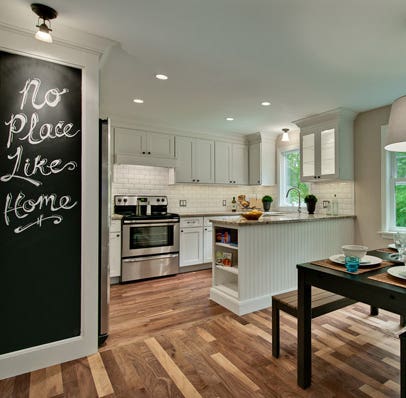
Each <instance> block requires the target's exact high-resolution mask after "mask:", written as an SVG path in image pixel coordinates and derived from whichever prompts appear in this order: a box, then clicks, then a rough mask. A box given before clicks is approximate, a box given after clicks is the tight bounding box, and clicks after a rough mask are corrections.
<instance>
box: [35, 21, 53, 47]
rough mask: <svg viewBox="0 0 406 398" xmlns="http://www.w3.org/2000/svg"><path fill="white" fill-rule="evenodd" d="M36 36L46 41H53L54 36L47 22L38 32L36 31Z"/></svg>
mask: <svg viewBox="0 0 406 398" xmlns="http://www.w3.org/2000/svg"><path fill="white" fill-rule="evenodd" d="M35 38H36V39H37V40H41V41H44V42H46V43H52V36H51V34H50V33H49V28H48V26H46V25H45V23H43V24H41V25H40V26H39V27H38V32H37V33H35Z"/></svg>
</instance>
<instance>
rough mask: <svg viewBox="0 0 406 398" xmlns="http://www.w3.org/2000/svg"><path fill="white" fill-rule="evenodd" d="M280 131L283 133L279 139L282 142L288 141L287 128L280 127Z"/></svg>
mask: <svg viewBox="0 0 406 398" xmlns="http://www.w3.org/2000/svg"><path fill="white" fill-rule="evenodd" d="M282 131H283V134H282V139H281V141H282V142H289V134H288V131H289V129H282Z"/></svg>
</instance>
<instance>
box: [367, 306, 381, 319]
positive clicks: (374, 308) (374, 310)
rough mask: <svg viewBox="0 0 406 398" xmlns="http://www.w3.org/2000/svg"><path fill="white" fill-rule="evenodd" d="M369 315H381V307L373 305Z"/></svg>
mask: <svg viewBox="0 0 406 398" xmlns="http://www.w3.org/2000/svg"><path fill="white" fill-rule="evenodd" d="M369 315H371V316H376V315H379V308H377V307H373V306H372V305H371V309H370V311H369Z"/></svg>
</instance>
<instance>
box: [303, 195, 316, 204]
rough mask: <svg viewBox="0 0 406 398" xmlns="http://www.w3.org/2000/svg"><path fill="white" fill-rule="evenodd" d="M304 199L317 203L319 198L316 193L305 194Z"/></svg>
mask: <svg viewBox="0 0 406 398" xmlns="http://www.w3.org/2000/svg"><path fill="white" fill-rule="evenodd" d="M304 201H305V203H316V202H317V198H316V197H315V196H314V195H312V194H309V195H306V196H305V198H304Z"/></svg>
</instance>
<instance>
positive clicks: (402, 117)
mask: <svg viewBox="0 0 406 398" xmlns="http://www.w3.org/2000/svg"><path fill="white" fill-rule="evenodd" d="M385 149H386V150H387V151H394V152H406V96H403V97H400V98H398V99H397V100H396V101H394V102H393V104H392V109H391V111H390V116H389V127H388V135H387V137H386V145H385Z"/></svg>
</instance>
